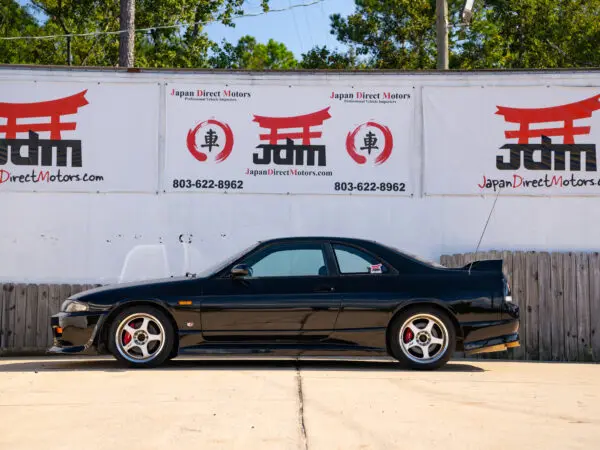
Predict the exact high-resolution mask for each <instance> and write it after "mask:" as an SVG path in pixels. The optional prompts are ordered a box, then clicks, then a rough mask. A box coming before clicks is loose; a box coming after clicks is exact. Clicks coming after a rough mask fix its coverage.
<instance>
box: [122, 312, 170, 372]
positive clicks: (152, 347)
mask: <svg viewBox="0 0 600 450" xmlns="http://www.w3.org/2000/svg"><path fill="white" fill-rule="evenodd" d="M115 342H116V344H117V350H118V351H119V353H120V354H121V356H123V358H125V359H126V360H128V361H130V362H133V363H146V362H148V361H152V360H153V359H154V358H155V357H156V356H157V355H158V354H159V353H160V352H161V350H162V349H163V347H164V345H165V329H164V328H163V326H162V324H161V323H160V321H159V320H158V319H157V318H156V317H154V316H152V315H150V314H147V313H136V314H132V315H130V316H128V317H126V318H125V319H123V321H121V323H120V324H119V327H118V328H117V331H116V334H115Z"/></svg>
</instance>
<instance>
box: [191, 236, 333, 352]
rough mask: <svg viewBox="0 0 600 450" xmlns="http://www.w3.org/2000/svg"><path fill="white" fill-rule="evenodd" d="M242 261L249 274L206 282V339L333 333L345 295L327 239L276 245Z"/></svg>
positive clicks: (203, 302) (203, 310) (295, 338)
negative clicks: (333, 264) (326, 246)
mask: <svg viewBox="0 0 600 450" xmlns="http://www.w3.org/2000/svg"><path fill="white" fill-rule="evenodd" d="M238 263H239V264H246V265H247V266H248V267H249V269H250V272H251V273H250V274H249V276H247V277H243V278H232V277H231V276H228V275H224V276H222V277H221V278H218V279H215V280H212V281H211V282H209V283H207V284H206V285H205V288H204V292H203V296H202V300H201V320H202V330H203V331H202V332H203V336H204V338H205V340H207V341H216V340H218V341H237V340H254V341H282V340H285V341H288V342H293V341H315V340H321V339H325V338H326V337H327V336H329V335H330V334H331V332H332V330H333V328H334V326H335V321H336V318H337V315H338V312H339V309H340V304H341V297H340V294H339V293H338V292H337V291H336V288H337V281H338V277H337V276H336V275H337V274H336V272H335V269H334V268H333V267H332V262H331V260H330V258H329V257H328V256H327V253H326V251H325V246H324V244H323V243H320V242H302V243H278V244H272V245H268V246H267V247H264V248H259V249H257V250H256V251H255V252H254V253H252V254H250V255H248V256H247V257H246V258H244V259H243V260H242V261H238Z"/></svg>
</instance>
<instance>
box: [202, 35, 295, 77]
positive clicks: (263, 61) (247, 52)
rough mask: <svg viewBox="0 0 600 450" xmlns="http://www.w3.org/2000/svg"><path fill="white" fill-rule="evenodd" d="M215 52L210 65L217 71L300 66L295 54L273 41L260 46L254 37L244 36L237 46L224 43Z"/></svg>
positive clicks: (270, 40)
mask: <svg viewBox="0 0 600 450" xmlns="http://www.w3.org/2000/svg"><path fill="white" fill-rule="evenodd" d="M213 50H214V55H213V56H212V57H211V58H210V59H209V65H210V66H211V67H214V68H216V69H247V70H265V69H294V68H295V67H297V66H298V61H296V58H294V54H293V53H292V52H291V51H290V50H288V48H287V47H286V46H285V45H284V44H282V43H280V42H276V41H274V40H273V39H269V42H267V43H266V44H260V43H257V42H256V39H255V38H253V37H252V36H243V37H242V38H240V40H239V41H238V43H237V45H233V44H231V43H229V42H224V43H223V46H222V47H221V48H218V47H215V48H214V49H213Z"/></svg>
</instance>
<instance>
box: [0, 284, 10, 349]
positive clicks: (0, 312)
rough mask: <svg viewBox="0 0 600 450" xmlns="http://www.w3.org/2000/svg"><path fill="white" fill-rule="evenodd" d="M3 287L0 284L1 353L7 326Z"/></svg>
mask: <svg viewBox="0 0 600 450" xmlns="http://www.w3.org/2000/svg"><path fill="white" fill-rule="evenodd" d="M4 308H5V306H4V285H3V284H0V351H2V350H3V349H4V348H6V347H5V342H4V341H5V334H6V329H7V328H8V327H7V324H6V316H7V315H6V312H5V311H4Z"/></svg>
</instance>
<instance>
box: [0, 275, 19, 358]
mask: <svg viewBox="0 0 600 450" xmlns="http://www.w3.org/2000/svg"><path fill="white" fill-rule="evenodd" d="M3 289H4V310H5V312H6V320H5V322H6V328H5V329H4V331H5V333H4V335H5V340H4V342H5V345H6V348H7V349H13V348H15V329H16V327H17V297H16V288H15V285H14V284H12V283H7V284H5V285H3Z"/></svg>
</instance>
